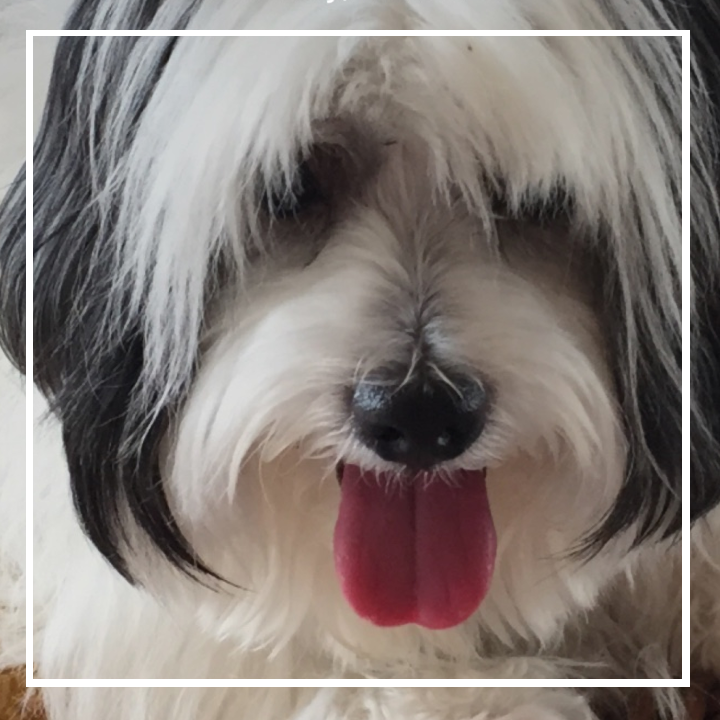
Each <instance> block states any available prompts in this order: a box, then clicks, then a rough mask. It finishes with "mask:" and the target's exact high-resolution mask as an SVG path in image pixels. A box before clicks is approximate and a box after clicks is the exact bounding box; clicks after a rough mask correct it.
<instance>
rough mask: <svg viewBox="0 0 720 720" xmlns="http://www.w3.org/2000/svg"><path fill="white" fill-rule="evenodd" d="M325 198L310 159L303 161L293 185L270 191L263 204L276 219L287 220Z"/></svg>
mask: <svg viewBox="0 0 720 720" xmlns="http://www.w3.org/2000/svg"><path fill="white" fill-rule="evenodd" d="M322 199H323V194H322V191H321V188H320V183H319V182H318V179H317V177H316V175H315V173H314V172H313V171H312V169H311V167H310V163H309V162H308V161H303V162H301V163H300V164H299V165H298V167H297V169H296V171H295V175H294V177H293V181H292V185H290V186H289V187H285V188H280V189H277V190H274V191H269V192H267V193H266V194H265V197H264V199H263V205H264V206H265V208H266V210H267V212H268V213H269V214H270V215H271V216H272V217H273V218H275V219H276V220H287V219H289V218H295V217H298V216H299V215H302V214H303V213H304V212H306V211H307V210H310V209H311V208H313V207H314V206H316V205H317V204H318V203H320V202H321V201H322Z"/></svg>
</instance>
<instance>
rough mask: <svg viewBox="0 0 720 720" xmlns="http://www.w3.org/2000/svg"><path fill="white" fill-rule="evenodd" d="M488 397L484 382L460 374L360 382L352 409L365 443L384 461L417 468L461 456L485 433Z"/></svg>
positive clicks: (360, 435)
mask: <svg viewBox="0 0 720 720" xmlns="http://www.w3.org/2000/svg"><path fill="white" fill-rule="evenodd" d="M487 410H488V399H487V393H486V392H485V389H484V387H483V385H482V384H480V383H479V382H478V381H477V380H475V379H473V378H471V377H469V376H466V375H460V374H452V375H445V377H444V378H443V379H441V378H418V379H417V380H415V379H413V380H411V381H410V382H407V383H402V382H392V381H390V382H388V380H387V377H386V374H384V375H383V378H382V379H380V380H378V379H376V380H375V381H373V379H372V377H369V378H368V379H367V380H365V381H363V382H361V383H359V384H358V385H357V386H356V387H355V389H354V391H353V394H352V401H351V412H352V419H353V423H354V427H355V432H356V434H357V436H358V438H359V439H360V440H361V442H362V443H363V444H364V445H365V446H367V447H368V448H370V449H371V450H373V451H374V452H375V453H376V454H377V455H379V456H380V457H381V458H382V459H383V460H388V461H390V462H396V463H402V464H403V465H407V466H408V467H411V468H413V469H416V470H426V469H428V468H430V467H432V466H433V465H436V464H438V463H441V462H443V461H446V460H452V459H453V458H455V457H457V456H458V455H461V454H462V453H463V452H464V451H465V450H467V449H468V448H469V447H470V446H471V445H472V444H473V443H474V442H475V440H477V439H478V437H479V436H480V433H481V432H482V430H483V427H484V426H485V421H486V419H487Z"/></svg>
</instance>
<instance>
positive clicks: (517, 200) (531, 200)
mask: <svg viewBox="0 0 720 720" xmlns="http://www.w3.org/2000/svg"><path fill="white" fill-rule="evenodd" d="M490 210H491V213H492V215H493V217H494V218H495V219H497V220H514V221H518V222H524V223H530V224H532V225H549V224H551V223H555V222H559V221H562V220H565V219H567V218H568V217H569V216H570V214H571V213H572V198H571V197H570V196H569V195H568V193H567V192H566V191H565V190H564V189H562V188H559V187H556V188H553V190H551V191H550V192H549V193H547V192H546V193H540V192H534V191H527V192H525V193H523V194H521V195H519V196H518V197H512V196H511V195H510V194H509V193H508V192H507V190H506V188H504V187H503V186H502V185H496V186H494V187H493V188H492V190H491V192H490Z"/></svg>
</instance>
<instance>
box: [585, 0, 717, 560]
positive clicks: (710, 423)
mask: <svg viewBox="0 0 720 720" xmlns="http://www.w3.org/2000/svg"><path fill="white" fill-rule="evenodd" d="M684 12H689V13H690V14H689V15H684V16H683V18H678V19H677V22H678V23H679V24H678V25H677V27H688V26H689V25H690V26H692V27H693V28H694V29H693V32H692V35H691V37H692V42H693V53H694V61H695V63H696V69H697V71H698V74H697V76H696V78H695V80H696V82H697V83H698V84H702V85H703V86H704V89H702V90H700V89H699V85H698V92H697V93H694V103H695V106H694V108H693V109H694V112H693V122H694V123H695V124H696V126H695V127H694V146H693V160H692V174H693V196H692V217H691V225H692V233H691V257H692V277H693V296H694V300H693V306H692V320H691V335H692V347H691V352H692V360H691V369H690V372H691V378H692V396H691V434H692V443H691V476H690V478H689V482H690V495H691V502H690V515H691V519H692V520H697V519H698V518H700V517H702V516H703V515H704V514H706V513H707V512H709V511H710V510H711V509H712V508H713V507H715V506H716V505H717V504H718V503H720V412H718V408H720V330H719V327H720V323H719V321H718V318H720V233H719V225H718V205H717V191H718V187H720V172H719V171H718V140H719V139H720V125H718V99H719V98H720V93H719V91H720V58H718V55H717V48H718V47H720V14H719V13H717V12H716V11H714V10H712V9H710V8H709V6H707V5H706V4H705V2H704V0H703V2H697V1H696V2H694V3H690V7H689V9H686V11H684ZM708 99H709V100H710V102H708ZM666 100H667V101H668V104H672V105H673V106H677V107H679V98H678V99H677V102H675V103H673V102H672V100H671V99H666ZM711 105H714V107H710V106H711ZM677 122H678V127H677V128H676V130H677V133H676V134H677V138H678V146H679V139H680V128H679V111H678V114H677ZM676 197H677V208H678V213H679V206H680V194H679V187H677V188H676ZM632 226H634V228H635V229H634V231H633V229H632ZM628 228H629V235H628V237H630V238H631V239H632V236H633V235H634V236H635V237H634V239H633V244H634V247H635V255H634V259H629V258H628V257H627V256H626V257H625V259H624V260H623V259H621V258H620V257H617V256H616V257H613V258H609V257H605V258H604V259H603V260H602V261H601V264H602V272H601V275H602V276H603V277H604V287H603V294H602V308H603V311H604V313H605V329H606V332H607V334H608V337H609V338H610V348H609V350H610V356H611V362H612V364H613V370H614V377H615V383H616V388H617V392H618V398H619V401H620V405H621V409H622V414H623V422H624V425H625V435H626V438H627V441H628V451H629V457H628V463H627V472H626V476H625V478H624V483H623V485H622V488H621V490H620V493H619V495H618V497H617V500H616V503H615V505H614V507H613V508H612V509H611V511H610V513H609V514H608V515H607V517H606V518H605V520H604V523H603V524H602V525H601V526H600V528H599V529H598V530H597V532H596V533H595V534H593V536H592V537H591V538H590V543H589V545H590V547H596V548H597V547H600V546H602V544H604V542H607V541H608V540H609V539H611V538H612V537H614V536H616V535H617V534H618V533H620V532H622V531H624V530H626V529H628V528H635V530H636V539H637V542H640V541H642V540H644V539H645V538H647V537H649V536H651V535H656V534H658V533H659V534H661V535H663V536H670V535H673V534H675V533H677V532H678V531H679V530H680V526H681V518H682V512H681V502H680V498H681V494H682V467H681V444H682V424H681V406H682V405H681V403H682V393H681V348H682V346H681V333H680V322H679V315H680V313H679V308H680V294H681V283H680V267H679V266H678V267H670V266H667V265H666V266H665V267H658V265H657V263H658V260H657V258H659V257H660V255H662V254H663V252H664V251H662V252H661V253H660V254H658V252H655V253H651V252H649V249H650V248H652V247H653V244H655V250H656V251H657V250H661V249H660V248H658V247H657V242H658V238H657V235H656V234H654V233H653V234H652V235H650V234H648V232H647V230H646V229H645V228H644V227H643V222H642V220H641V219H640V218H639V217H635V218H633V219H631V221H630V222H629V224H628ZM670 254H672V253H670ZM654 258H655V259H654ZM671 297H673V298H674V301H672V302H670V301H668V298H671ZM663 299H664V300H663ZM673 303H675V304H676V306H677V313H675V312H672V304H673ZM663 306H664V308H663ZM669 310H670V311H669Z"/></svg>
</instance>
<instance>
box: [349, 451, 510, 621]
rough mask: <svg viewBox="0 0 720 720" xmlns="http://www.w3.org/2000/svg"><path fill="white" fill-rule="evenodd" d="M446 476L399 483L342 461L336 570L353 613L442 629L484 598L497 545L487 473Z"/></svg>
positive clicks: (466, 613) (463, 617) (463, 472)
mask: <svg viewBox="0 0 720 720" xmlns="http://www.w3.org/2000/svg"><path fill="white" fill-rule="evenodd" d="M452 479H453V484H452V485H450V484H448V483H447V482H445V481H443V480H437V479H434V480H432V481H430V482H428V481H427V479H426V478H424V477H419V478H405V481H404V482H402V483H400V482H398V481H397V480H396V481H389V480H388V478H386V477H385V476H384V473H371V472H363V471H362V470H361V469H360V468H359V467H357V466H356V465H346V466H345V468H344V471H343V475H342V482H341V493H342V498H341V500H340V512H339V514H338V519H337V524H336V525H335V569H336V571H337V573H338V576H339V578H340V583H341V586H342V590H343V593H344V594H345V597H346V598H347V600H348V602H349V603H350V605H352V607H353V608H354V609H355V612H357V614H358V615H360V616H361V617H363V618H366V619H367V620H370V621H371V622H373V623H375V624H376V625H382V626H388V625H403V624H405V623H417V624H418V625H424V626H425V627H428V628H433V629H441V628H448V627H452V626H453V625H457V624H458V623H461V622H462V621H463V620H466V619H467V618H468V617H469V616H470V615H471V614H472V613H473V612H474V611H475V609H476V608H477V607H478V605H479V604H480V602H481V601H482V599H483V598H484V597H485V594H486V593H487V591H488V587H489V585H490V578H491V577H492V571H493V565H494V562H495V548H496V538H495V528H494V526H493V522H492V517H491V515H490V507H489V505H488V499H487V489H486V486H485V471H484V470H483V471H473V472H470V471H464V470H463V471H459V472H457V473H455V475H454V476H453V478H452Z"/></svg>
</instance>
